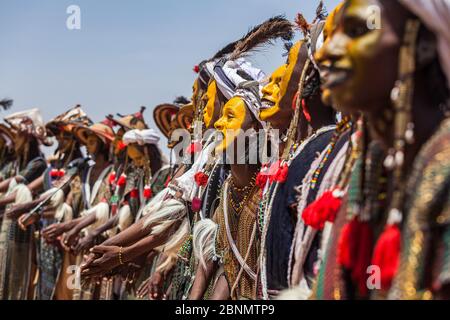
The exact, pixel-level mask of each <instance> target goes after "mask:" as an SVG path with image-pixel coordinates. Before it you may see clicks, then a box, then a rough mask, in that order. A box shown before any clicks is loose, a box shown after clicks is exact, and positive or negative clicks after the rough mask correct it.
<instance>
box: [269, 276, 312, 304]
mask: <svg viewBox="0 0 450 320" xmlns="http://www.w3.org/2000/svg"><path fill="white" fill-rule="evenodd" d="M311 294H312V290H311V289H310V288H309V287H308V284H307V283H306V280H305V279H303V280H302V281H301V282H300V284H299V285H298V286H296V287H295V288H292V289H287V290H284V291H281V292H280V295H279V296H278V297H277V300H308V299H309V298H310V297H311Z"/></svg>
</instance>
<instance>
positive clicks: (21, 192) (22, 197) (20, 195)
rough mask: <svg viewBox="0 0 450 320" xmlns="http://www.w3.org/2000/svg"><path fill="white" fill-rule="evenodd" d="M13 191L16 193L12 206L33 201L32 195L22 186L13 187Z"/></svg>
mask: <svg viewBox="0 0 450 320" xmlns="http://www.w3.org/2000/svg"><path fill="white" fill-rule="evenodd" d="M14 191H16V192H17V193H16V199H15V202H14V204H21V203H27V202H31V201H33V195H32V194H31V191H30V189H28V187H27V186H26V185H24V184H18V185H16V186H15V187H14Z"/></svg>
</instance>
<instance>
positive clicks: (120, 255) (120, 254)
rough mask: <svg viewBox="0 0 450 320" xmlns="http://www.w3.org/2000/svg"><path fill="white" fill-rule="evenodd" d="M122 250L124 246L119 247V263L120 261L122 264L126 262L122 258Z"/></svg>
mask: <svg viewBox="0 0 450 320" xmlns="http://www.w3.org/2000/svg"><path fill="white" fill-rule="evenodd" d="M122 250H123V247H120V249H119V263H120V265H123V264H124V263H123V260H122Z"/></svg>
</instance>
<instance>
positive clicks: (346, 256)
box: [337, 219, 373, 296]
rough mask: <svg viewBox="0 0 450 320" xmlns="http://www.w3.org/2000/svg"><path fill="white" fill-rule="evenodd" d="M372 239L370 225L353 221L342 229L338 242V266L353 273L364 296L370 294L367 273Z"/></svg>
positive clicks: (352, 275)
mask: <svg viewBox="0 0 450 320" xmlns="http://www.w3.org/2000/svg"><path fill="white" fill-rule="evenodd" d="M372 238H373V235H372V230H371V227H370V225H369V223H367V222H360V221H359V220H357V219H353V220H352V221H351V222H349V223H347V224H346V225H345V226H344V227H343V228H342V230H341V235H340V238H339V241H338V257H337V260H338V264H340V265H341V266H343V267H344V268H345V269H347V270H349V271H351V277H352V280H353V282H354V283H355V284H356V285H357V287H358V289H359V293H360V294H361V295H362V296H365V295H367V293H368V288H367V283H366V281H367V277H368V274H367V273H366V271H367V267H368V266H369V265H370V260H371V251H372V250H371V248H372V244H373V239H372Z"/></svg>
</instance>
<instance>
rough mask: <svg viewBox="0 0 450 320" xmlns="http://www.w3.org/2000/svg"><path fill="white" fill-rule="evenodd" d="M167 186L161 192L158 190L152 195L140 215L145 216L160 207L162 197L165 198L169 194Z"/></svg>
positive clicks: (162, 201) (162, 200)
mask: <svg viewBox="0 0 450 320" xmlns="http://www.w3.org/2000/svg"><path fill="white" fill-rule="evenodd" d="M169 192H170V190H169V188H166V189H164V190H162V191H161V192H159V193H158V194H157V195H156V196H154V197H153V198H152V199H151V200H150V202H149V203H148V204H147V205H146V206H145V208H144V210H143V212H142V216H143V217H146V216H148V215H151V214H152V213H154V212H156V211H158V210H159V209H161V207H162V205H163V203H164V198H166V196H168V195H169Z"/></svg>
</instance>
